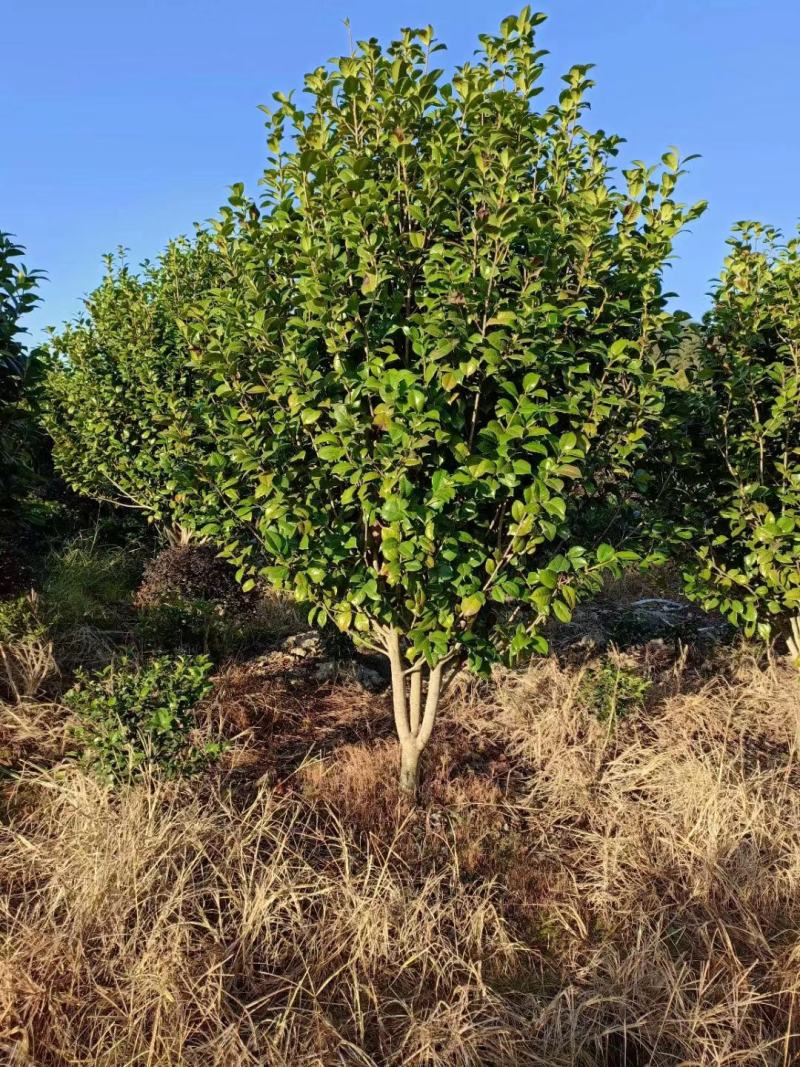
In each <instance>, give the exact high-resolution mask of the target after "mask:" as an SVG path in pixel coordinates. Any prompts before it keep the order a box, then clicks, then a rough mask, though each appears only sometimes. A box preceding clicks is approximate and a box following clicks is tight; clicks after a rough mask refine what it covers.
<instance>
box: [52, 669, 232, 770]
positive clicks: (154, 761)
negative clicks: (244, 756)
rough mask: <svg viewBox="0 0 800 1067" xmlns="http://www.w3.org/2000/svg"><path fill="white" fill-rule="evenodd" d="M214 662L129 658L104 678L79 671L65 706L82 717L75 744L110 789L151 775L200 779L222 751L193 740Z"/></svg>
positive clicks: (100, 674)
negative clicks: (141, 661) (154, 772)
mask: <svg viewBox="0 0 800 1067" xmlns="http://www.w3.org/2000/svg"><path fill="white" fill-rule="evenodd" d="M210 672H211V661H210V660H209V659H208V657H207V656H176V657H170V656H161V657H157V658H155V659H151V660H150V661H149V662H147V663H145V664H139V663H137V662H135V661H134V660H133V659H131V658H124V659H122V660H120V661H118V662H117V663H116V664H112V665H110V666H109V667H106V668H105V669H104V670H103V671H101V672H100V673H99V674H95V675H88V674H86V673H85V672H79V673H78V682H77V684H76V685H75V686H74V687H73V688H72V689H71V690H70V691H69V692H68V693H67V694H66V697H65V703H66V704H67V706H68V707H69V708H70V709H71V710H72V712H73V713H74V714H75V716H76V717H77V719H78V725H77V726H76V728H75V738H76V740H77V742H78V743H79V745H80V746H81V757H82V760H83V762H84V764H85V765H87V766H88V767H89V768H91V769H92V770H93V771H94V772H95V773H97V774H98V775H99V776H100V777H102V778H104V779H105V780H106V781H108V782H109V784H110V783H113V782H119V781H124V780H128V779H130V778H131V777H134V776H137V775H139V774H141V773H142V772H143V771H144V770H146V769H153V768H155V769H158V770H159V771H160V772H161V773H163V774H166V775H167V776H169V777H173V776H176V775H186V774H193V773H195V772H197V771H199V770H201V769H202V768H203V767H205V766H206V765H207V764H208V763H209V762H213V760H214V759H215V758H216V757H217V756H219V754H220V752H221V750H222V745H221V744H219V743H208V744H205V745H203V746H202V747H198V746H196V745H194V744H193V743H192V742H191V741H190V736H189V735H190V733H191V730H192V728H193V726H194V720H193V719H192V715H191V711H192V708H194V706H195V705H196V704H197V703H198V702H199V701H200V700H202V699H203V697H205V696H207V695H208V693H209V692H210V690H211V682H210V680H209V674H210Z"/></svg>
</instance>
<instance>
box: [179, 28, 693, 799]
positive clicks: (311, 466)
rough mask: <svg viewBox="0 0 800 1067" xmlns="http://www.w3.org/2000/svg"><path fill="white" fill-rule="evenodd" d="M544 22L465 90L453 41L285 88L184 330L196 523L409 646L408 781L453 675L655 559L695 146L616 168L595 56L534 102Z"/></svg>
mask: <svg viewBox="0 0 800 1067" xmlns="http://www.w3.org/2000/svg"><path fill="white" fill-rule="evenodd" d="M542 20H543V16H541V15H534V14H532V13H531V12H530V10H529V9H528V8H526V9H525V10H523V11H522V13H521V14H520V15H519V16H516V17H511V18H507V19H505V20H504V21H503V23H502V25H501V28H500V32H499V34H498V35H497V36H488V35H486V36H483V37H481V42H480V43H481V51H480V52H479V54H478V55H477V56H476V58H475V60H474V61H473V62H470V63H467V64H465V65H463V66H461V67H459V68H458V69H457V70H456V72H455V73H454V74H453V76H452V78H450V79H447V78H445V76H444V75H443V73H442V71H440V70H438V69H435V66H434V64H433V62H432V60H433V58H434V56H435V54H436V53H437V52H438V50H439V49H440V48H441V47H442V46H441V45H437V44H436V43H435V41H434V38H433V33H432V31H431V29H430V28H428V29H425V30H405V31H404V32H403V34H402V37H401V39H400V40H398V41H396V42H394V43H393V44H391V45H390V46H389V47H388V48H387V49H386V50H385V51H384V50H382V49H381V47H380V46H379V45H378V43H377V42H376V41H375V40H369V41H365V42H361V43H359V44H358V46H357V47H356V48H354V50H353V51H352V54H350V55H348V56H345V57H343V58H341V59H339V60H338V61H336V62H333V63H332V65H329V66H327V67H321V68H319V69H318V70H316V71H314V73H313V74H311V75H309V76H308V77H307V79H306V90H307V92H308V94H309V96H310V104H309V106H308V107H306V108H304V109H301V107H300V106H299V105H298V104H296V103H295V102H294V100H293V98H292V97H291V96H284V95H282V94H276V97H275V99H276V102H277V106H276V108H275V109H274V110H273V111H271V112H269V111H268V115H269V118H268V134H269V140H268V143H269V146H270V153H271V154H270V158H269V161H268V165H267V169H266V172H265V174H264V176H263V179H262V183H263V187H264V194H263V198H262V200H261V202H260V204H259V205H258V206H256V205H255V204H254V203H253V202H251V201H250V200H248V198H247V197H246V196H245V195H244V192H243V189H242V188H241V187H235V189H234V195H233V197H232V198H231V201H230V204H229V206H228V207H227V208H226V209H225V210H224V211H223V213H222V215H221V217H220V219H219V220H218V221H217V222H216V224H215V231H216V239H217V242H218V246H219V250H220V255H221V257H222V259H223V260H224V261H225V263H226V279H225V285H224V287H223V286H218V287H216V288H215V289H214V290H212V291H210V292H209V293H208V294H207V295H206V296H205V297H204V299H203V300H201V301H198V302H197V304H196V306H195V307H194V308H193V309H192V313H191V314H190V315H189V316H188V317H187V319H188V321H187V325H186V332H187V337H188V338H189V339H190V342H191V347H192V350H193V351H194V352H195V353H197V356H196V362H197V365H198V366H199V367H200V368H202V369H203V370H204V372H205V373H206V374H208V375H209V378H210V384H211V388H210V389H209V392H208V410H207V411H206V413H205V415H204V420H203V421H204V425H205V432H206V442H205V445H204V448H203V449H202V451H203V452H204V454H205V455H207V456H208V461H207V463H206V464H205V468H204V470H203V471H202V473H201V474H200V475H199V476H198V478H197V479H196V487H195V491H196V493H197V496H196V502H195V513H196V515H197V517H198V522H200V521H203V520H201V519H200V516H204V522H203V525H202V528H201V531H200V532H201V533H202V534H204V535H206V536H210V537H213V538H215V539H216V540H217V541H218V542H221V543H222V544H223V545H224V546H225V548H224V551H225V554H226V555H227V556H228V557H229V558H231V559H232V560H233V561H234V562H235V563H236V564H237V565H238V567H239V574H240V577H241V579H242V580H244V581H245V582H246V583H252V582H253V581H254V580H255V579H256V578H257V577H259V576H261V577H266V578H267V579H268V580H270V581H271V582H273V583H275V584H277V585H278V586H281V587H285V588H288V589H289V590H291V591H292V593H293V594H294V595H295V596H296V597H297V598H298V599H300V600H301V601H310V602H311V603H312V609H311V619H312V621H314V622H316V623H318V624H321V623H323V622H325V621H327V620H329V619H331V620H333V621H334V622H335V623H336V624H337V625H338V626H339V627H340V628H341V629H342V630H344V631H348V632H349V633H351V634H352V635H353V636H354V638H355V639H356V640H357V641H359V642H360V643H361V644H363V645H364V646H366V647H367V648H370V649H374V650H378V651H380V652H382V653H385V654H386V655H387V656H388V657H389V660H390V663H391V670H392V682H393V704H394V715H395V723H396V727H397V733H398V736H399V739H400V744H401V753H402V758H401V784H402V787H403V788H404V789H405V790H407V791H409V792H413V790H414V788H415V784H416V780H417V767H418V760H419V756H420V753H421V752H422V750H423V749H424V747H425V745H426V743H427V741H428V739H429V738H430V736H431V731H432V729H433V726H434V720H435V716H436V711H437V707H438V703H439V699H440V695H441V693H442V691H443V688H444V687H445V685H446V684H447V681H448V678H449V677H450V676H452V674H453V673H454V672H455V671H456V670H457V669H458V668H459V667H460V666H461V665H462V664H464V663H465V662H466V663H469V664H470V665H471V666H472V667H473V668H474V669H477V670H486V669H488V667H489V666H490V664H491V663H492V662H494V661H496V660H497V659H498V658H500V657H501V656H504V655H505V656H510V657H512V658H513V657H516V656H518V655H519V654H520V653H523V652H525V651H527V650H531V649H534V650H539V651H542V650H544V649H545V648H546V642H545V639H544V637H543V636H542V628H543V626H544V624H545V623H546V621H547V620H548V619H549V617H550V616H551V615H554V616H555V617H556V618H558V619H561V620H568V619H569V617H570V613H571V611H572V609H573V607H574V605H575V603H576V601H577V599H578V598H579V597H580V596H581V595H582V594H585V593H586V592H587V591H588V590H592V589H596V588H597V585H598V582H599V580H600V577H601V575H602V574H603V572H604V571H606V570H608V569H612V570H613V569H615V568H617V567H619V565H620V563H622V562H624V561H625V560H627V559H630V558H632V556H633V554H634V551H635V549H636V548H637V547H638V544H639V533H638V525H639V520H638V519H637V514H636V509H637V506H638V505H637V494H638V491H639V490H638V487H637V473H636V467H637V458H638V457H639V456H640V455H641V454H642V452H643V450H644V449H646V448H647V445H648V439H649V435H650V431H651V428H652V426H653V424H654V422H656V421H657V420H658V418H659V414H660V411H661V407H662V402H663V393H662V388H661V378H662V375H663V374H664V373H666V368H665V366H664V360H663V353H664V352H665V351H668V350H669V349H670V348H671V346H672V345H673V344H675V343H677V339H678V335H679V332H680V318H679V317H676V316H672V315H670V314H668V313H667V311H666V310H665V294H664V293H663V291H662V268H663V267H664V264H665V262H666V261H667V260H668V258H669V256H670V253H671V249H672V243H673V239H674V237H675V235H676V234H677V233H678V231H679V230H680V229H681V228H682V226H683V225H684V224H685V223H686V222H687V221H688V220H690V219H692V218H694V217H695V216H696V215H698V213H699V212H700V211H701V210H702V205H696V206H694V207H690V208H687V207H685V206H683V205H681V204H679V203H677V202H676V201H675V199H674V196H673V194H674V190H675V186H676V183H677V181H678V178H679V175H680V173H681V164H680V161H679V159H678V156H677V155H676V154H675V153H674V152H668V153H667V154H666V155H665V156H664V157H663V161H662V165H661V166H660V167H658V168H649V167H647V166H645V165H644V164H642V163H635V164H634V165H633V166H631V168H630V169H628V170H626V171H624V172H623V179H624V180H623V181H622V184H621V187H618V186H617V185H615V184H614V181H613V179H612V160H613V157H614V156H615V155H616V154H617V150H618V146H619V143H620V139H619V138H617V137H615V136H612V135H609V134H606V133H604V132H603V131H597V132H592V131H590V130H588V129H586V128H585V127H584V126H583V125H582V115H583V112H584V110H585V109H586V108H587V106H588V104H587V103H586V100H585V93H586V91H587V90H588V89H589V88H590V86H591V85H592V82H591V81H590V80H589V77H588V72H589V69H590V68H589V67H587V66H577V67H573V68H572V70H570V71H569V73H568V74H567V75H566V76H565V78H564V82H565V87H564V88H563V91H562V92H561V94H560V96H559V97H558V100H557V101H556V102H555V103H553V104H551V105H550V106H549V107H546V108H545V109H543V110H537V109H536V107H535V100H536V97H537V95H538V94H539V93H540V91H541V88H540V86H539V80H540V76H541V74H542V58H543V56H544V54H545V53H544V52H542V51H541V50H539V49H537V47H536V43H535V40H534V33H535V28H536V26H537V25H538V24H539V23H540V22H541V21H542Z"/></svg>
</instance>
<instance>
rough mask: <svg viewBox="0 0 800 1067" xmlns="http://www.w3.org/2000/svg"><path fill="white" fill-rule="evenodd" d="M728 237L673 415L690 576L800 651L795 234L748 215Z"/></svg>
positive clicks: (728, 613)
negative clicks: (695, 362) (687, 383)
mask: <svg viewBox="0 0 800 1067" xmlns="http://www.w3.org/2000/svg"><path fill="white" fill-rule="evenodd" d="M729 244H730V254H729V255H728V258H727V259H726V261H725V269H724V271H723V274H722V277H721V279H720V282H719V284H718V285H717V287H716V289H715V291H714V293H713V305H712V308H711V311H710V312H709V313H708V314H707V316H706V318H705V322H704V335H705V336H704V343H703V345H702V346H701V348H700V349H699V368H698V369H697V371H696V372H695V374H694V375H693V376H692V382H691V385H692V388H691V389H689V390H687V391H686V392H685V393H684V394H683V397H682V401H683V402H682V404H681V406H680V410H681V416H680V418H678V419H676V420H675V427H674V429H675V433H674V440H675V443H676V446H677V447H676V448H675V453H676V455H677V456H678V457H679V459H680V465H679V466H680V469H681V470H682V475H683V476H682V478H680V479H678V481H679V483H680V484H679V485H678V486H677V487H676V490H675V492H674V493H673V496H672V499H681V501H682V509H681V510H682V511H683V518H684V520H686V519H688V521H684V524H683V528H682V529H681V530H680V533H681V536H682V537H683V538H684V539H685V543H686V545H687V546H688V552H687V553H684V555H685V558H686V572H685V577H686V588H687V593H688V595H689V596H690V597H692V598H693V599H695V600H697V601H699V602H700V603H701V604H702V605H703V606H704V607H705V608H707V609H714V608H716V609H718V610H719V611H720V612H721V613H722V614H723V615H724V616H725V617H726V618H727V619H728V620H729V621H730V622H732V623H733V624H735V625H738V626H742V627H743V628H744V630H745V632H746V633H747V634H749V635H753V634H756V633H757V634H759V635H760V636H761V637H763V638H768V637H769V636H770V635H771V634H772V633H774V632H775V630H776V629H777V630H778V632H783V633H785V634H786V635H787V636H788V637H789V640H790V648H791V650H792V652H793V654H794V656H796V657H799V658H800V622H798V616H800V239H798V238H797V237H795V238H794V239H792V240H790V241H788V242H786V243H783V242H782V240H781V236H780V234H779V233H778V232H777V231H776V230H774V229H770V228H768V227H766V226H763V225H760V224H758V223H754V222H747V223H741V224H740V225H739V226H737V228H736V230H735V232H734V235H733V237H732V239H731V241H730V242H729ZM792 634H793V638H792Z"/></svg>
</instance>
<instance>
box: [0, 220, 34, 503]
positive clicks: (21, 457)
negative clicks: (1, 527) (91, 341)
mask: <svg viewBox="0 0 800 1067" xmlns="http://www.w3.org/2000/svg"><path fill="white" fill-rule="evenodd" d="M22 255H24V249H23V248H22V247H21V246H20V245H18V244H16V243H15V242H14V241H13V240H12V239H11V237H10V235H9V234H7V233H3V232H0V500H2V501H3V503H4V504H8V503H10V501H11V500H12V498H13V496H14V493H15V491H16V489H17V488H18V487H19V485H18V483H19V482H20V479H21V477H22V476H24V473H25V471H26V470H27V469H28V468H29V467H30V460H31V455H32V451H33V450H34V447H35V446H34V440H33V439H34V437H35V430H34V426H33V422H32V419H31V413H30V406H29V404H28V402H27V395H26V390H27V389H28V388H30V387H31V385H32V383H33V382H34V380H35V378H36V375H37V370H38V366H39V364H38V355H37V352H36V351H35V350H34V351H33V352H30V351H28V349H27V348H26V346H25V344H24V342H23V338H22V335H23V333H24V327H23V326H22V323H21V320H22V318H23V316H24V315H26V314H27V313H28V312H29V311H32V310H33V308H34V307H35V306H36V304H37V303H38V301H39V297H38V295H37V293H36V288H37V285H38V283H39V280H40V279H41V277H42V275H41V273H40V272H39V271H28V270H26V269H25V267H24V266H23V265H22V264H20V263H19V262H18V260H19V258H20V256H22Z"/></svg>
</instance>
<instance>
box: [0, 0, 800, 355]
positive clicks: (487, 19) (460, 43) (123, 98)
mask: <svg viewBox="0 0 800 1067" xmlns="http://www.w3.org/2000/svg"><path fill="white" fill-rule="evenodd" d="M521 6H522V3H521V0H289V2H282V3H275V2H273V0H259V2H255V0H236V2H233V3H229V2H224V0H38V2H37V3H33V2H24V0H0V26H2V45H3V47H2V55H3V69H2V77H0V114H1V115H2V134H0V229H5V230H9V231H11V232H12V233H15V234H16V235H17V237H18V238H19V240H20V241H21V242H22V243H23V244H25V245H26V246H27V248H28V257H27V259H28V263H29V265H30V266H35V267H40V268H42V269H44V270H46V271H47V273H48V275H49V281H48V282H47V283H46V284H45V285H44V287H43V296H44V302H43V304H42V306H41V308H40V309H39V310H38V311H37V312H36V313H35V314H34V315H31V317H30V319H29V320H28V325H29V328H30V329H31V332H32V335H33V336H35V337H38V336H40V335H41V331H42V329H43V327H44V326H45V325H47V324H51V323H52V324H57V323H60V322H62V321H63V320H64V319H66V318H71V317H72V316H74V315H75V314H76V312H77V311H78V310H79V308H80V299H81V296H82V295H83V294H85V293H86V292H87V291H88V290H90V289H91V288H92V286H93V285H94V284H95V283H96V282H97V281H98V279H99V277H100V274H101V255H102V254H103V253H104V252H106V251H109V250H112V249H114V248H115V247H116V246H117V245H125V246H126V247H128V248H129V249H130V250H131V256H132V258H133V259H134V260H135V261H138V260H140V259H142V258H144V257H145V256H148V255H153V254H155V253H157V252H158V251H159V249H160V248H161V247H162V246H163V245H164V243H165V242H166V241H167V240H168V238H170V237H171V236H174V235H176V234H178V233H182V232H189V231H191V227H192V223H193V222H194V221H195V220H202V219H205V218H208V217H209V216H210V215H212V214H214V212H215V211H216V209H217V207H218V206H219V205H220V204H221V203H222V202H223V201H224V200H225V198H226V195H227V193H226V191H227V187H228V186H229V185H230V184H232V183H233V182H235V181H244V182H245V183H246V185H247V186H248V187H249V188H250V189H254V188H255V182H256V180H257V178H258V175H259V174H260V172H261V168H262V159H263V155H264V145H263V127H262V122H261V119H262V116H261V114H260V112H259V111H258V110H257V105H258V104H259V103H263V102H268V101H269V99H270V96H271V93H272V92H273V91H275V90H277V89H282V90H286V89H289V88H292V87H299V86H300V85H301V83H302V76H303V74H304V73H305V72H306V71H307V70H310V69H312V68H313V67H315V66H317V65H318V64H319V63H320V62H322V61H324V60H326V59H328V58H329V57H330V56H332V55H335V54H337V55H338V54H341V53H342V52H344V51H346V35H345V30H344V27H343V25H342V20H343V19H344V18H345V17H349V18H350V20H351V23H352V26H353V31H354V35H355V36H356V37H357V38H362V37H369V36H376V37H379V38H380V39H381V40H383V41H387V40H389V39H390V38H391V37H392V35H393V34H394V33H395V32H396V31H397V30H398V29H399V28H400V27H401V26H407V25H414V26H417V25H426V24H427V23H433V25H434V26H435V28H436V30H437V34H438V37H439V38H440V39H441V40H443V41H445V42H446V43H447V45H448V52H447V53H446V55H445V56H444V57H443V62H446V63H453V64H454V63H456V62H460V61H462V60H463V59H465V58H468V57H469V55H470V54H471V52H472V50H473V48H474V46H475V42H476V37H477V34H478V33H480V32H484V31H487V30H492V29H494V28H495V27H496V25H497V24H498V23H499V21H500V19H501V18H502V17H503V16H504V15H506V14H509V12H511V11H515V10H517V9H518V8H519V7H521ZM533 7H534V9H540V10H544V11H547V12H548V14H549V16H550V17H549V19H548V21H547V22H546V23H545V24H544V26H543V27H542V29H541V33H540V42H541V46H542V47H545V48H548V49H550V51H551V53H552V54H551V56H550V58H549V76H548V83H549V85H550V86H551V87H554V86H555V85H556V84H557V79H558V76H559V75H560V74H561V73H563V72H564V71H565V70H566V68H567V67H568V66H570V65H571V64H572V63H582V62H593V63H596V64H597V69H596V71H595V72H594V74H595V77H596V80H597V88H596V90H595V92H594V97H593V114H592V116H591V117H590V120H589V121H594V122H595V123H596V124H597V125H598V126H603V127H604V128H606V129H607V130H610V131H614V132H616V133H619V134H621V135H623V136H625V137H626V138H627V139H628V145H627V146H626V148H625V155H626V156H628V157H630V158H637V157H638V158H642V159H645V160H648V161H653V162H655V161H657V160H658V158H659V156H660V154H661V152H662V151H663V150H664V149H666V148H667V147H668V146H669V145H672V144H674V145H677V146H678V148H679V149H680V151H681V153H682V154H689V153H691V152H700V153H702V159H699V160H696V161H695V162H694V163H692V164H691V175H690V176H689V177H688V178H687V179H686V180H685V182H684V187H683V193H684V199H690V200H695V199H701V198H707V199H708V200H709V201H710V209H709V211H708V213H707V215H706V216H705V218H704V219H702V220H700V221H699V222H697V223H695V225H694V230H693V233H691V234H689V235H684V236H682V238H681V239H680V244H679V249H678V251H679V259H678V260H677V262H676V264H675V266H674V268H673V270H672V272H671V279H670V287H671V288H673V289H676V290H677V291H678V292H679V294H680V305H681V306H682V307H685V308H687V309H688V310H690V311H692V312H695V313H699V312H700V311H702V309H703V307H704V306H705V303H706V300H705V293H706V292H707V289H708V283H709V279H710V278H711V277H712V276H714V275H715V274H716V273H717V272H718V270H719V266H720V262H721V259H722V256H723V254H724V240H725V236H726V235H727V232H728V230H729V228H730V225H731V223H732V222H733V221H734V220H736V219H740V218H759V219H763V220H764V221H767V222H770V223H772V224H774V225H777V226H779V227H781V228H782V229H784V230H790V229H792V228H793V227H794V226H795V224H796V220H797V217H798V215H800V181H798V178H800V137H798V131H799V130H800V120H799V119H798V115H800V79H799V78H798V66H797V56H798V50H799V49H800V0H671V2H668V0H552V2H550V3H545V2H544V0H542V2H541V3H534V4H533Z"/></svg>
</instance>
